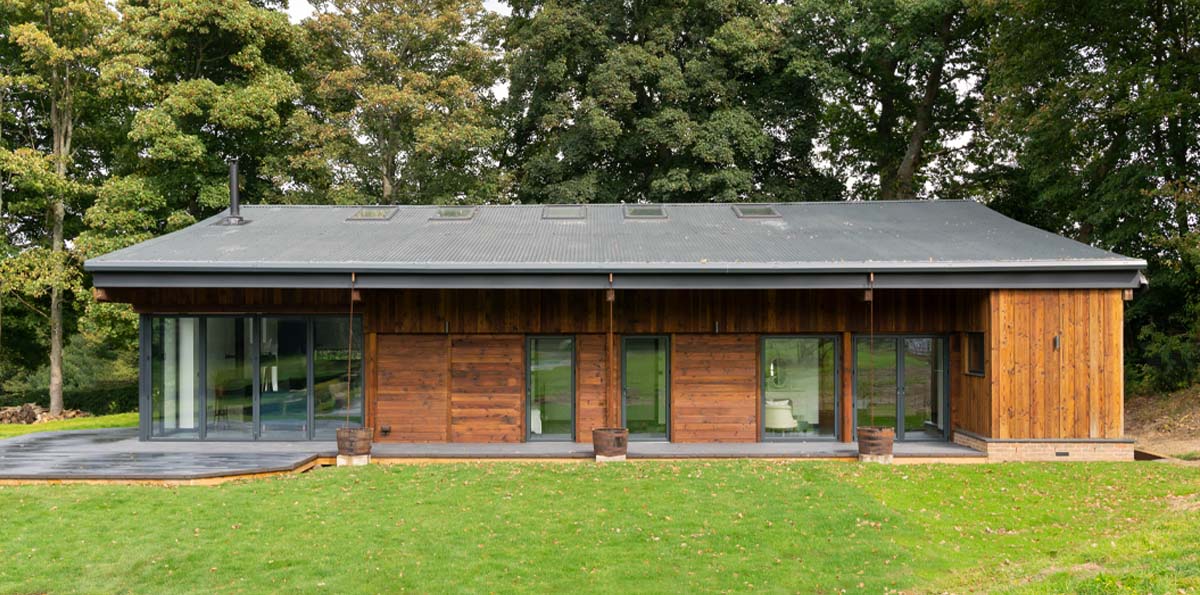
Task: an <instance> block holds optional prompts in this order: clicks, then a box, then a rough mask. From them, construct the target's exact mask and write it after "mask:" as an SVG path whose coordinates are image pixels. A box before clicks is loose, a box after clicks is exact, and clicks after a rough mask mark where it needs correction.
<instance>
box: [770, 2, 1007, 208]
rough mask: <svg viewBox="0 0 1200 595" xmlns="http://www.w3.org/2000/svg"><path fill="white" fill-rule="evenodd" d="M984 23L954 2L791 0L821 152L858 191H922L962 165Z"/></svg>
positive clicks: (913, 194)
mask: <svg viewBox="0 0 1200 595" xmlns="http://www.w3.org/2000/svg"><path fill="white" fill-rule="evenodd" d="M982 23H983V20H982V19H981V18H979V17H978V15H976V14H975V13H973V12H971V11H968V10H967V8H966V6H965V5H964V3H963V2H962V1H961V0H919V1H914V2H902V1H898V0H867V1H861V2H844V1H842V0H811V1H804V2H796V9H795V11H794V14H793V17H792V20H791V23H790V32H791V35H790V44H791V46H792V47H793V48H794V49H795V55H796V58H795V60H794V62H793V64H792V68H793V69H795V70H796V71H798V72H801V73H805V74H808V75H811V76H813V77H814V78H816V79H817V80H819V81H820V82H821V92H822V94H823V96H824V99H825V102H824V117H823V127H822V129H823V134H822V139H823V140H824V144H825V145H826V147H827V151H828V154H827V159H828V161H829V163H830V166H831V167H832V170H833V172H834V174H835V175H836V176H837V177H839V178H841V179H843V180H846V181H847V182H849V183H850V184H851V185H852V186H853V188H854V194H855V195H856V196H857V197H858V198H868V199H869V198H881V199H897V198H899V199H911V198H917V197H924V196H928V195H929V194H930V193H929V192H926V191H924V187H925V185H926V184H931V185H932V186H933V187H934V188H940V187H943V186H945V185H947V184H948V183H949V182H950V180H948V179H943V180H937V179H936V178H937V177H938V176H942V177H944V178H953V177H954V176H955V175H957V174H958V173H959V172H961V171H962V167H963V159H962V156H961V155H955V154H954V152H953V150H952V144H953V143H955V142H958V141H960V140H961V138H962V137H964V135H966V134H968V133H969V132H970V131H972V130H974V128H975V127H976V126H977V123H978V121H979V113H978V111H977V105H978V94H977V92H975V91H976V90H975V86H976V85H977V81H978V80H979V79H980V77H981V69H980V65H981V62H980V59H979V53H980V51H981V48H980V37H981V35H982V33H983V32H984V29H983V27H982ZM937 161H940V162H941V163H935V162H937ZM935 165H936V166H938V167H937V168H936V169H937V170H938V171H931V170H933V169H934V166H935Z"/></svg>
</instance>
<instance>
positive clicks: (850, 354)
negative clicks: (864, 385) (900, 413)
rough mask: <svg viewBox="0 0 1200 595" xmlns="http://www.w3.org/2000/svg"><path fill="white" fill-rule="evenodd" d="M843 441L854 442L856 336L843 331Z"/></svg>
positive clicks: (841, 422)
mask: <svg viewBox="0 0 1200 595" xmlns="http://www.w3.org/2000/svg"><path fill="white" fill-rule="evenodd" d="M841 368H842V369H841V376H842V382H841V384H842V386H841V397H842V403H841V405H842V406H841V410H842V411H841V413H842V415H841V419H840V420H839V423H840V425H841V430H840V432H839V434H841V438H840V441H841V442H854V336H853V335H852V334H851V333H850V331H844V332H842V366H841Z"/></svg>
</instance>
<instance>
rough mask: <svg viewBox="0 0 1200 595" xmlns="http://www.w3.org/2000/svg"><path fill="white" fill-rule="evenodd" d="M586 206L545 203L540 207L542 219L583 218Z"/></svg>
mask: <svg viewBox="0 0 1200 595" xmlns="http://www.w3.org/2000/svg"><path fill="white" fill-rule="evenodd" d="M586 216H587V207H585V206H583V205H546V206H544V207H542V219H583V218H584V217H586Z"/></svg>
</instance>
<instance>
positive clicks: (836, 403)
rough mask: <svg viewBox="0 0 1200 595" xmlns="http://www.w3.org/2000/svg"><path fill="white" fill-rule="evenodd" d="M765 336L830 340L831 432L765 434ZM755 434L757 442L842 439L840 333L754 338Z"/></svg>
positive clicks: (767, 338) (789, 334)
mask: <svg viewBox="0 0 1200 595" xmlns="http://www.w3.org/2000/svg"><path fill="white" fill-rule="evenodd" d="M769 339H818V340H819V339H832V340H833V386H834V399H833V419H834V423H833V434H831V435H827V436H820V435H817V436H796V437H786V436H769V435H767V364H768V362H767V340H769ZM758 358H759V362H758V368H759V370H758V407H759V412H760V413H759V416H758V417H759V420H758V436H759V442H808V441H826V442H833V441H838V440H842V439H843V437H842V424H841V419H842V336H841V335H839V334H831V333H788V334H764V335H761V336H759V338H758Z"/></svg>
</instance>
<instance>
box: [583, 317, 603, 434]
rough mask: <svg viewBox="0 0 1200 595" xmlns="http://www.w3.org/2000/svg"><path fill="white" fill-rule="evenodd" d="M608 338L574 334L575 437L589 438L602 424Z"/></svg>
mask: <svg viewBox="0 0 1200 595" xmlns="http://www.w3.org/2000/svg"><path fill="white" fill-rule="evenodd" d="M607 360H608V339H607V337H605V336H604V335H578V336H576V337H575V440H576V441H577V442H587V443H591V441H592V430H593V429H594V428H601V427H604V425H605V424H604V404H605V402H606V400H605V399H606V398H607V396H606V395H607V393H608V374H607V373H606V370H607V369H608V364H607Z"/></svg>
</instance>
